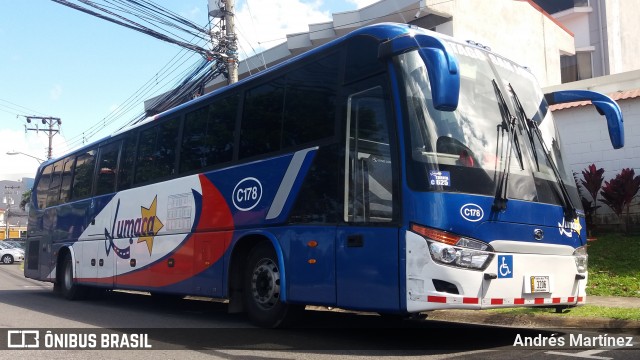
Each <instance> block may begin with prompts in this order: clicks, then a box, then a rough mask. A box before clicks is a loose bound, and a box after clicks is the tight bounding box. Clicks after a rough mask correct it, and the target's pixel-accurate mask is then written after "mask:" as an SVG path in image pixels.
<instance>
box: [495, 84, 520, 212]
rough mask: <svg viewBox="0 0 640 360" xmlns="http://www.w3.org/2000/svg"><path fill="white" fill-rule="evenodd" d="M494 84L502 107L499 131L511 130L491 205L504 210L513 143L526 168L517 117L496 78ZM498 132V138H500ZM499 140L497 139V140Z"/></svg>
mask: <svg viewBox="0 0 640 360" xmlns="http://www.w3.org/2000/svg"><path fill="white" fill-rule="evenodd" d="M491 83H492V84H493V90H494V91H495V93H496V98H497V99H498V107H499V108H500V115H501V116H502V123H501V124H500V125H498V127H497V129H498V133H499V132H500V129H502V132H503V133H504V131H505V130H506V131H508V132H509V140H508V141H507V151H506V152H505V151H502V150H501V151H500V163H501V164H504V167H503V169H502V175H501V177H500V180H499V182H498V186H496V195H495V198H494V199H493V205H492V206H491V210H493V211H502V210H505V209H506V208H507V187H508V185H509V170H510V168H511V152H512V151H513V150H512V148H511V145H512V144H513V149H515V152H516V154H517V155H518V162H519V164H520V169H521V170H524V164H523V162H522V151H521V149H520V142H519V141H518V137H517V136H516V118H515V117H514V116H513V115H511V112H510V111H509V107H508V106H507V102H506V101H505V100H504V97H503V96H502V91H500V88H498V83H496V81H495V80H491ZM499 137H500V136H499V134H498V138H499ZM496 141H497V140H496ZM497 151H498V145H497V144H496V152H497ZM505 153H506V154H507V161H504V154H505Z"/></svg>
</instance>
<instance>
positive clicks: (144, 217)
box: [116, 195, 164, 255]
mask: <svg viewBox="0 0 640 360" xmlns="http://www.w3.org/2000/svg"><path fill="white" fill-rule="evenodd" d="M157 205H158V196H157V195H156V197H154V198H153V201H152V202H151V205H150V206H149V207H148V208H146V207H144V206H141V207H140V213H141V216H140V217H139V218H135V219H125V220H118V227H117V232H116V235H117V236H118V238H130V239H132V238H134V237H137V238H138V243H141V242H146V243H147V249H148V250H149V255H151V252H152V251H153V239H154V237H155V236H156V235H158V232H159V231H160V230H161V229H162V228H163V227H164V224H163V223H162V221H160V219H158V217H157V216H156V212H157V211H156V210H157Z"/></svg>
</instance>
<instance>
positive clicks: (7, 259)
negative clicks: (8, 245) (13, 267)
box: [2, 254, 13, 264]
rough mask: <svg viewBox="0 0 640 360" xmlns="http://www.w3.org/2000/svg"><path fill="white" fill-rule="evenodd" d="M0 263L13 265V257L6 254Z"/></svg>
mask: <svg viewBox="0 0 640 360" xmlns="http://www.w3.org/2000/svg"><path fill="white" fill-rule="evenodd" d="M2 263H3V264H13V256H11V255H9V254H6V255H5V256H3V257H2Z"/></svg>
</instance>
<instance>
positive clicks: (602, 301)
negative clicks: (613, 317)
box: [587, 296, 640, 309]
mask: <svg viewBox="0 0 640 360" xmlns="http://www.w3.org/2000/svg"><path fill="white" fill-rule="evenodd" d="M587 304H588V305H594V306H604V307H615V308H636V309H640V298H636V297H621V296H587Z"/></svg>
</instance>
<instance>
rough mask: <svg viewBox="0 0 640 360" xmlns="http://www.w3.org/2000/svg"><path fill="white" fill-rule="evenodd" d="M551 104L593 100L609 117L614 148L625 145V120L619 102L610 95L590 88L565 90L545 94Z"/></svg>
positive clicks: (601, 113)
mask: <svg viewBox="0 0 640 360" xmlns="http://www.w3.org/2000/svg"><path fill="white" fill-rule="evenodd" d="M544 97H545V99H546V100H547V103H549V105H555V104H564V103H568V102H574V101H591V103H592V104H593V106H595V107H596V110H598V113H600V115H604V117H605V118H606V119H607V128H608V129H609V139H610V140H611V145H613V148H614V149H620V148H622V147H623V146H624V120H623V119H622V111H620V107H619V106H618V104H617V103H616V102H615V101H614V100H613V99H611V98H610V97H608V96H606V95H603V94H601V93H598V92H595V91H589V90H563V91H556V92H552V93H549V94H545V96H544Z"/></svg>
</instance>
